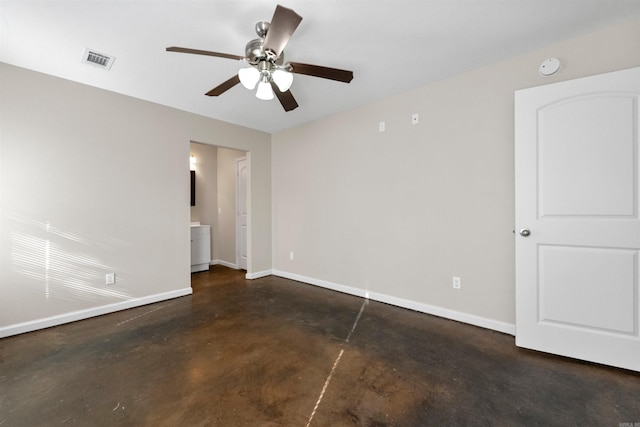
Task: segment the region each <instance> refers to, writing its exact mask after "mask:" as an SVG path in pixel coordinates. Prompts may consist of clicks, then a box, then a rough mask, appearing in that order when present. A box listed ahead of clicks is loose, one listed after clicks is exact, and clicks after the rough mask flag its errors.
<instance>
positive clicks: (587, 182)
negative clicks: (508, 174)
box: [538, 93, 637, 217]
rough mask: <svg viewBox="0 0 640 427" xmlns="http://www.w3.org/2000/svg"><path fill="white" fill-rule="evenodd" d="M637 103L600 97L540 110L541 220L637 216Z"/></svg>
mask: <svg viewBox="0 0 640 427" xmlns="http://www.w3.org/2000/svg"><path fill="white" fill-rule="evenodd" d="M635 99H636V97H635V95H633V94H628V95H622V94H616V93H600V94H597V95H590V96H577V97H573V98H570V99H566V100H563V101H562V102H558V103H554V104H551V105H549V106H545V107H543V108H541V109H540V110H539V112H538V156H539V171H538V179H539V194H538V197H539V200H540V214H539V216H540V217H545V216H633V215H635V213H636V210H635V207H636V205H637V202H636V200H635V194H636V191H635V183H636V180H635V179H634V177H635V175H636V170H637V167H636V161H635V160H636V156H634V152H635V132H636V131H635V129H634V118H635V117H636V116H637V113H636V108H635V107H636V105H635Z"/></svg>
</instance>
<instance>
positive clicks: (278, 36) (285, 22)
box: [167, 5, 353, 111]
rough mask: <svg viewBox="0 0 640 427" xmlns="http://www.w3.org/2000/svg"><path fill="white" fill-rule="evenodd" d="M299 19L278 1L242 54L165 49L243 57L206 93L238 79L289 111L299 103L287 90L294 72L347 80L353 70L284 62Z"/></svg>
mask: <svg viewBox="0 0 640 427" xmlns="http://www.w3.org/2000/svg"><path fill="white" fill-rule="evenodd" d="M300 21H302V17H301V16H300V15H298V14H297V13H296V12H294V11H293V10H291V9H288V8H286V7H283V6H280V5H277V6H276V10H275V12H274V14H273V18H272V19H271V23H269V22H258V23H257V24H256V26H255V29H256V33H257V34H258V37H259V38H257V39H254V40H251V41H250V42H249V43H247V46H246V49H245V56H238V55H230V54H227V53H220V52H211V51H208V50H199V49H189V48H185V47H176V46H171V47H168V48H167V51H168V52H181V53H191V54H196V55H208V56H217V57H220V58H228V59H236V60H244V61H246V62H248V63H249V65H250V66H249V67H248V68H242V69H240V70H239V71H238V74H237V75H234V76H233V77H231V78H230V79H229V80H227V81H225V82H223V83H221V84H219V85H218V86H216V87H214V88H213V89H211V90H210V91H209V92H207V93H206V94H205V95H208V96H218V95H222V94H223V93H224V92H226V91H227V90H229V89H231V88H232V87H234V86H235V85H237V84H238V83H242V85H243V86H244V87H246V88H247V89H249V90H252V89H254V88H255V87H256V85H257V86H258V90H257V91H256V97H257V98H259V99H264V100H270V99H273V97H274V94H275V96H277V97H278V100H279V101H280V104H282V107H283V108H284V110H285V111H291V110H293V109H295V108H297V107H298V103H297V102H296V100H295V98H294V97H293V95H292V94H291V91H290V90H289V88H290V87H291V84H292V82H293V74H305V75H308V76H314V77H320V78H323V79H330V80H336V81H339V82H344V83H349V82H350V81H351V80H352V79H353V72H352V71H347V70H340V69H338V68H330V67H323V66H319V65H310V64H303V63H300V62H291V61H289V62H286V63H285V62H284V55H283V50H284V48H285V46H286V45H287V43H288V42H289V39H290V38H291V36H292V35H293V33H294V31H295V30H296V28H298V25H299V24H300ZM292 73H293V74H292Z"/></svg>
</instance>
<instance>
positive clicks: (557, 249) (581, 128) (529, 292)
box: [515, 68, 640, 371]
mask: <svg viewBox="0 0 640 427" xmlns="http://www.w3.org/2000/svg"><path fill="white" fill-rule="evenodd" d="M639 94H640V68H634V69H630V70H624V71H618V72H613V73H607V74H603V75H598V76H593V77H587V78H583V79H577V80H572V81H568V82H562V83H556V84H551V85H547V86H542V87H537V88H532V89H526V90H521V91H518V92H516V95H515V101H516V116H515V120H516V121H515V126H516V134H515V136H516V147H515V148H516V154H515V163H516V230H515V231H516V345H518V346H520V347H525V348H530V349H534V350H540V351H545V352H549V353H554V354H559V355H563V356H569V357H574V358H578V359H583V360H589V361H593V362H598V363H603V364H607V365H612V366H617V367H622V368H627V369H632V370H635V371H640V320H639V315H638V308H639V306H640V292H639V289H638V273H639V270H638V267H639V266H638V256H639V249H640V221H639V218H638V204H639V200H640V197H639V194H638V188H639V185H638V159H639V154H638V130H639V123H640V120H639V118H640V116H639V112H638V96H639Z"/></svg>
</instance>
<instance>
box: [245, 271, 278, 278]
mask: <svg viewBox="0 0 640 427" xmlns="http://www.w3.org/2000/svg"><path fill="white" fill-rule="evenodd" d="M272 274H273V271H272V270H264V271H258V272H256V273H247V274H246V275H245V277H246V278H247V279H248V280H253V279H259V278H261V277H267V276H271V275H272Z"/></svg>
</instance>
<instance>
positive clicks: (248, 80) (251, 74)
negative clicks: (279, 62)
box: [238, 67, 260, 90]
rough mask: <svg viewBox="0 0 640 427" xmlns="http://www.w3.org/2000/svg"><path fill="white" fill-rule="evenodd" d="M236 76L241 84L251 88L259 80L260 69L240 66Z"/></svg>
mask: <svg viewBox="0 0 640 427" xmlns="http://www.w3.org/2000/svg"><path fill="white" fill-rule="evenodd" d="M238 77H239V78H240V83H242V86H244V87H246V88H247V89H249V90H252V89H253V88H254V87H256V84H257V83H258V80H260V71H258V70H257V69H256V68H253V67H248V68H241V69H240V70H238Z"/></svg>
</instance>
